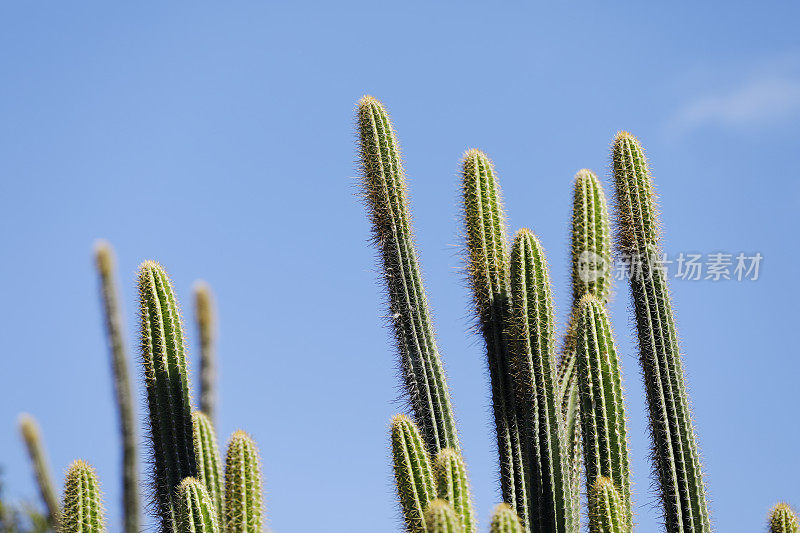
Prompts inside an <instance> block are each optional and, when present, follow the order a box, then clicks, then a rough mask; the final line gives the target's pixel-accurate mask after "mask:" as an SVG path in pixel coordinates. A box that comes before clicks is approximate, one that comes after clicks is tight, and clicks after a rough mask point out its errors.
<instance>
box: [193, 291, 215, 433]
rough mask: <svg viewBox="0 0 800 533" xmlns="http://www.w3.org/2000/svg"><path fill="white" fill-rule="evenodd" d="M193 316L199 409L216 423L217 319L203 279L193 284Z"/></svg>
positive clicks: (211, 298)
mask: <svg viewBox="0 0 800 533" xmlns="http://www.w3.org/2000/svg"><path fill="white" fill-rule="evenodd" d="M194 316H195V321H196V322H197V332H198V334H199V337H200V410H201V411H203V412H204V413H205V414H206V416H208V418H210V419H211V421H212V422H213V423H216V415H217V350H216V335H217V321H216V313H215V309H214V296H213V294H212V293H211V287H210V286H209V285H208V283H206V282H205V281H198V282H196V283H195V284H194Z"/></svg>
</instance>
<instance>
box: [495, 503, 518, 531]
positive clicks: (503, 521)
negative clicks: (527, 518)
mask: <svg viewBox="0 0 800 533" xmlns="http://www.w3.org/2000/svg"><path fill="white" fill-rule="evenodd" d="M524 531H525V529H523V527H522V523H521V522H520V521H519V517H518V516H517V513H516V512H514V509H512V508H511V506H510V505H508V504H507V503H501V504H498V505H497V506H496V507H495V508H494V511H493V512H492V522H491V524H490V525H489V533H523V532H524Z"/></svg>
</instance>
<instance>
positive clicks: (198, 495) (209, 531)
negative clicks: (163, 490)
mask: <svg viewBox="0 0 800 533" xmlns="http://www.w3.org/2000/svg"><path fill="white" fill-rule="evenodd" d="M217 518H218V515H217V509H216V508H215V507H214V501H213V500H212V498H211V497H210V496H209V494H208V491H206V488H205V485H204V484H203V483H202V482H201V481H199V480H197V479H195V478H193V477H187V478H186V479H184V480H183V481H181V483H180V485H178V531H179V533H219V522H217Z"/></svg>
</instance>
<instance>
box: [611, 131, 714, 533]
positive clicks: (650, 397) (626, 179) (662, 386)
mask: <svg viewBox="0 0 800 533" xmlns="http://www.w3.org/2000/svg"><path fill="white" fill-rule="evenodd" d="M612 159H613V169H614V183H615V186H616V193H615V202H616V226H617V245H618V247H619V250H620V252H621V253H623V254H625V255H626V256H628V258H629V259H630V260H631V269H630V276H629V277H630V285H631V296H632V300H633V305H634V310H635V314H636V329H637V333H638V337H639V355H640V362H641V365H642V371H643V372H642V374H643V377H644V382H645V390H646V392H647V404H648V408H649V412H650V430H651V435H652V443H653V460H654V470H655V472H656V475H657V478H658V484H659V489H660V496H661V500H662V505H663V511H664V521H665V524H666V529H667V531H669V532H670V533H682V532H687V533H688V532H693V533H707V532H709V531H711V522H710V518H709V513H708V505H707V503H706V491H705V483H704V479H703V474H702V471H701V465H700V454H699V451H698V447H697V441H696V437H695V433H694V427H693V424H692V418H691V411H690V406H689V397H688V393H687V391H686V385H685V383H684V381H685V378H684V374H683V368H682V362H681V355H680V351H679V347H678V336H677V332H676V329H675V320H674V317H673V312H672V305H671V303H670V295H669V290H668V288H667V279H666V274H665V273H664V271H663V269H661V268H660V265H658V264H657V260H658V254H659V253H660V247H659V242H658V241H659V222H658V219H657V215H656V201H655V195H654V192H653V184H652V181H651V178H650V173H649V170H648V165H647V160H646V158H645V155H644V151H643V150H642V147H641V146H640V145H639V142H638V141H637V140H636V139H635V138H634V137H633V136H632V135H631V134H629V133H627V132H621V133H619V134H618V135H617V137H616V139H615V141H614V146H613V157H612Z"/></svg>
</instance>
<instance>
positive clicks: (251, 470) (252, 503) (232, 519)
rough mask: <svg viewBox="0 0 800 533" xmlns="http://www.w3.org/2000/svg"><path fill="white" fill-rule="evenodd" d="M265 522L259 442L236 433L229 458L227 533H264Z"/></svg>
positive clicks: (227, 460) (226, 472)
mask: <svg viewBox="0 0 800 533" xmlns="http://www.w3.org/2000/svg"><path fill="white" fill-rule="evenodd" d="M263 522H264V499H263V481H262V479H261V460H260V459H259V456H258V448H257V447H256V443H255V441H253V439H252V438H251V437H250V436H249V435H248V434H247V433H245V432H244V431H236V432H235V433H234V434H233V435H232V436H231V440H230V442H229V443H228V452H227V455H226V458H225V531H229V532H236V533H261V531H262V527H263Z"/></svg>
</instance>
